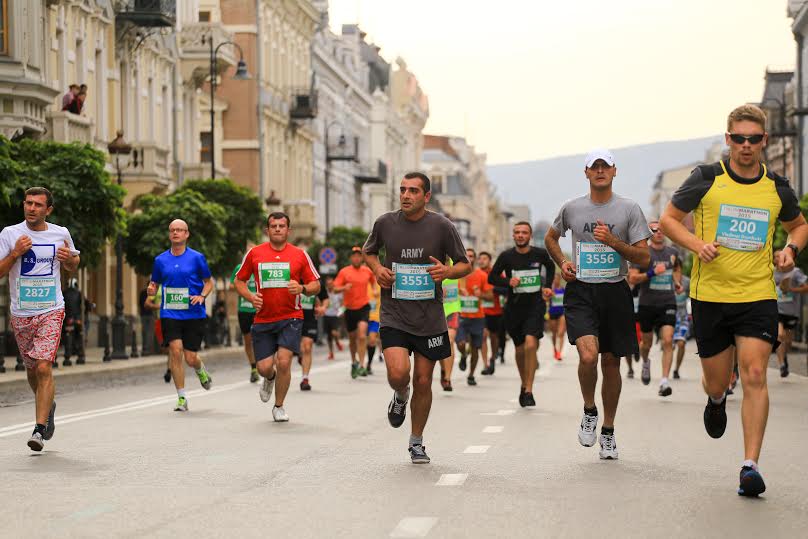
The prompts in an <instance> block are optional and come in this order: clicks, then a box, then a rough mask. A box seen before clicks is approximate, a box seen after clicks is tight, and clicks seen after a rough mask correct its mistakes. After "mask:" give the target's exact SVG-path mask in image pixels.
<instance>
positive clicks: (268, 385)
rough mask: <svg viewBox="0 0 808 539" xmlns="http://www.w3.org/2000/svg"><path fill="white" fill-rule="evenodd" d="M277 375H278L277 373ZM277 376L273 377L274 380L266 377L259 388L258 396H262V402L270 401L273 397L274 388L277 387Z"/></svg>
mask: <svg viewBox="0 0 808 539" xmlns="http://www.w3.org/2000/svg"><path fill="white" fill-rule="evenodd" d="M275 376H277V373H276V374H275ZM275 376H273V377H272V380H270V379H268V378H264V383H263V384H261V387H260V389H258V396H259V397H261V401H262V402H269V399H270V398H271V397H272V390H273V389H275Z"/></svg>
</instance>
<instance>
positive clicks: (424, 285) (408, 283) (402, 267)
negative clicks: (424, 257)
mask: <svg viewBox="0 0 808 539" xmlns="http://www.w3.org/2000/svg"><path fill="white" fill-rule="evenodd" d="M429 267H430V265H429V264H397V263H395V262H394V263H393V274H394V275H395V280H394V281H393V291H392V292H393V293H392V296H393V298H394V299H406V300H425V299H435V282H434V281H433V280H432V276H431V275H429V273H427V271H426V270H427V268H429Z"/></svg>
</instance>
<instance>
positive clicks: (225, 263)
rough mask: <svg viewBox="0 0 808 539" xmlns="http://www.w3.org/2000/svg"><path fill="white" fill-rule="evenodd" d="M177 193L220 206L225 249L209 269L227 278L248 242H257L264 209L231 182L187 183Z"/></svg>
mask: <svg viewBox="0 0 808 539" xmlns="http://www.w3.org/2000/svg"><path fill="white" fill-rule="evenodd" d="M179 191H195V192H197V193H200V194H202V196H204V197H205V199H206V200H207V201H209V202H215V203H216V204H219V205H220V206H221V207H222V208H224V211H225V215H226V217H225V220H224V222H223V223H222V224H223V225H224V229H225V245H226V246H227V249H226V250H225V252H224V253H223V255H222V256H221V257H220V258H219V260H217V261H216V262H215V263H211V261H210V260H208V264H210V270H211V272H213V275H216V276H217V277H229V276H230V273H231V272H232V271H233V268H234V267H236V264H238V263H239V262H241V260H242V258H244V252H245V247H246V244H247V242H253V243H257V242H258V241H259V238H260V231H261V227H262V226H263V225H264V208H263V206H262V204H261V200H260V199H259V198H258V197H257V196H256V195H255V194H254V193H253V192H252V191H250V190H249V189H247V188H246V187H242V186H240V185H236V184H235V183H233V182H232V181H231V180H229V179H226V178H223V179H215V180H189V181H187V182H185V183H183V184H182V187H181V188H180V189H179Z"/></svg>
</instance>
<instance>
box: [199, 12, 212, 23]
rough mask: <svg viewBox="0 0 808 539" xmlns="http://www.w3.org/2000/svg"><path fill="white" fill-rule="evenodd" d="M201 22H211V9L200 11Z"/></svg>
mask: <svg viewBox="0 0 808 539" xmlns="http://www.w3.org/2000/svg"><path fill="white" fill-rule="evenodd" d="M199 22H210V11H200V12H199Z"/></svg>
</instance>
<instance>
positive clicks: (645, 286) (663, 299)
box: [632, 245, 681, 307]
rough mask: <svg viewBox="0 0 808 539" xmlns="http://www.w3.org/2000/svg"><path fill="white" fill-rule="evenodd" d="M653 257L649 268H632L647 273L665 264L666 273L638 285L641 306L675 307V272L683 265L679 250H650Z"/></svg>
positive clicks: (636, 266)
mask: <svg viewBox="0 0 808 539" xmlns="http://www.w3.org/2000/svg"><path fill="white" fill-rule="evenodd" d="M648 252H649V253H650V255H651V264H650V265H649V266H643V267H640V266H638V265H636V264H632V266H633V267H634V268H636V269H638V270H640V271H641V272H643V273H645V272H647V271H648V270H650V269H651V268H655V267H656V265H657V264H660V263H661V264H665V272H664V273H661V274H659V275H654V276H653V277H651V278H650V279H648V280H647V281H645V282H642V283H640V284H639V285H638V288H639V289H640V305H652V306H658V307H664V306H665V305H673V304H674V303H676V290H675V285H674V282H673V270H674V268H675V267H676V266H678V265H681V259H680V258H679V250H678V249H676V248H675V247H671V246H669V245H665V246H663V247H662V249H658V250H657V249H654V248H653V247H649V248H648Z"/></svg>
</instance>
